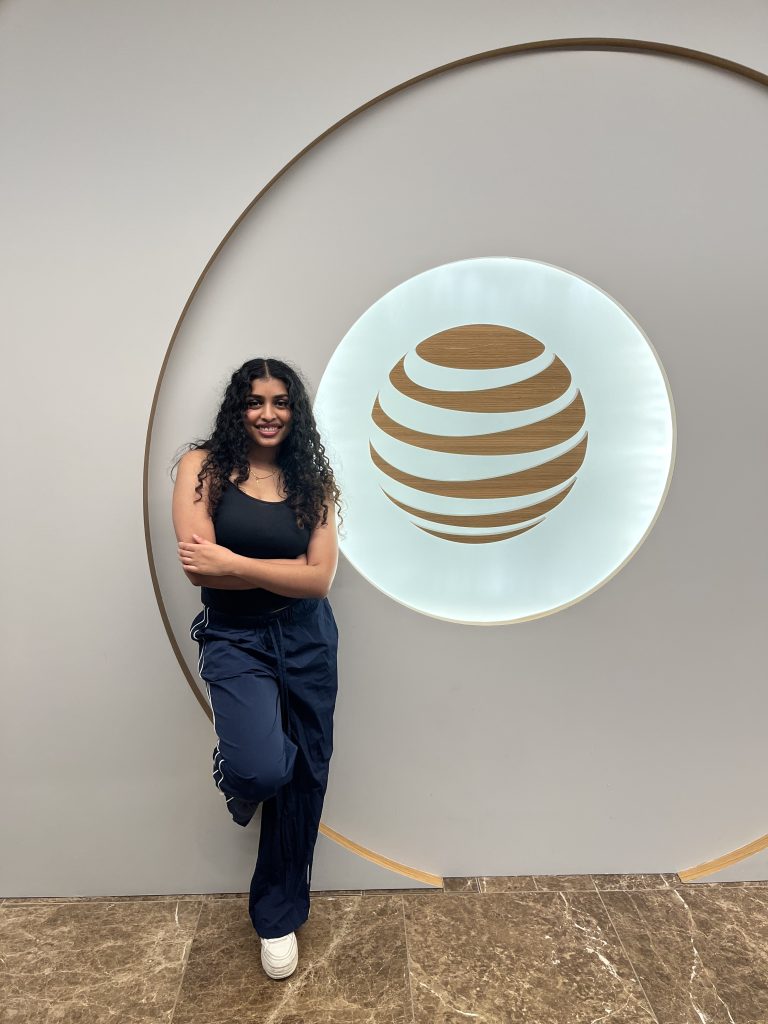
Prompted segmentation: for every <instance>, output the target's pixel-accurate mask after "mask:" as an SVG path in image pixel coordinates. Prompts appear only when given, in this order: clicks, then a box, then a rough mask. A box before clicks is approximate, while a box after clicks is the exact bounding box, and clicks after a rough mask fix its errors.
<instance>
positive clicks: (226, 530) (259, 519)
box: [200, 480, 311, 615]
mask: <svg viewBox="0 0 768 1024" xmlns="http://www.w3.org/2000/svg"><path fill="white" fill-rule="evenodd" d="M213 526H214V529H215V531H216V543H217V544H221V545H223V546H224V547H225V548H229V550H230V551H234V552H235V553H236V554H238V555H245V556H246V558H296V557H298V556H299V555H303V554H306V551H307V547H308V546H309V537H310V532H311V531H310V530H309V529H307V528H303V529H302V528H300V527H299V526H297V525H296V519H295V517H294V514H293V512H292V511H291V509H290V508H289V507H288V505H287V504H286V503H285V502H284V501H262V500H261V499H260V498H252V497H251V496H250V494H246V493H245V491H241V490H240V488H239V487H236V486H235V484H233V483H232V481H231V480H228V481H227V483H226V484H225V486H224V489H223V490H222V492H221V498H220V500H219V504H218V507H217V508H216V512H215V514H214V517H213ZM200 597H201V600H202V602H203V604H204V605H207V606H208V607H210V608H213V609H215V610H216V611H219V612H229V613H230V614H233V615H263V614H264V613H265V612H271V611H274V610H275V609H276V608H283V607H284V606H285V605H288V604H293V602H294V601H297V600H299V598H296V597H284V596H283V595H282V594H273V593H272V591H271V590H264V589H262V588H261V587H257V588H253V589H251V590H219V589H218V588H215V587H202V588H201V591H200Z"/></svg>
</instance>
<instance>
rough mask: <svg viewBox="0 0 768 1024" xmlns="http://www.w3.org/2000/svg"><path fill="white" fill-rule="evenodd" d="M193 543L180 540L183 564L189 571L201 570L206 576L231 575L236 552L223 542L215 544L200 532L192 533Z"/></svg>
mask: <svg viewBox="0 0 768 1024" xmlns="http://www.w3.org/2000/svg"><path fill="white" fill-rule="evenodd" d="M192 539H193V543H192V544H188V543H185V542H183V541H180V542H179V545H178V550H179V558H180V559H181V564H182V565H183V566H184V568H185V569H186V570H188V571H189V572H199V573H202V574H203V575H204V576H231V575H233V573H232V566H233V562H234V558H235V555H234V552H232V551H230V550H229V548H225V547H222V545H221V544H214V543H213V541H210V540H206V539H205V537H200V536H199V535H198V534H196V533H193V534H192Z"/></svg>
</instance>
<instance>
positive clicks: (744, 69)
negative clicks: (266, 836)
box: [142, 36, 768, 886]
mask: <svg viewBox="0 0 768 1024" xmlns="http://www.w3.org/2000/svg"><path fill="white" fill-rule="evenodd" d="M562 50H579V51H585V50H597V51H613V52H625V53H653V54H658V55H660V56H665V57H676V58H678V59H683V60H691V61H696V62H697V63H699V64H709V65H710V66H711V67H715V68H720V69H721V70H723V71H728V72H730V73H731V74H734V75H738V76H739V77H741V78H748V79H751V81H753V82H757V83H758V84H759V85H764V86H768V75H767V74H764V73H763V72H762V71H758V70H757V69H756V68H750V67H748V66H747V65H746V64H738V63H737V62H736V61H732V60H728V59H727V58H725V57H718V56H717V55H716V54H713V53H705V52H704V51H703V50H692V49H689V48H688V47H685V46H675V45H673V44H671V43H657V42H652V41H650V40H647V39H619V38H611V37H606V38H601V37H599V36H587V37H583V38H573V39H539V40H535V41H532V42H527V43H516V44H515V45H513V46H501V47H499V48H498V49H495V50H484V51H483V52H482V53H475V54H472V55H471V56H469V57H461V58H460V59H459V60H454V61H451V62H449V63H448V64H441V65H440V66H439V67H436V68H433V69H432V70H431V71H425V72H423V73H422V74H420V75H416V76H415V77H413V78H409V79H407V80H406V81H405V82H401V83H400V85H395V86H393V87H392V88H391V89H387V90H386V92H382V93H380V94H379V95H378V96H375V97H374V98H373V99H371V100H368V101H367V102H366V103H363V104H362V105H361V106H359V107H357V109H355V110H353V111H352V112H351V113H349V114H347V115H345V116H344V117H342V118H340V120H338V121H337V122H336V123H335V124H333V125H331V127H330V128H327V129H326V130H325V131H324V132H322V133H321V134H320V135H318V136H317V138H315V139H313V140H312V142H310V143H308V145H306V146H305V147H304V148H303V149H302V150H300V151H299V152H298V153H297V154H296V156H294V157H293V158H292V159H291V160H289V161H288V163H287V164H285V166H284V167H282V168H281V169H280V170H279V171H278V172H277V174H275V175H274V177H273V178H272V179H271V180H270V181H268V182H267V184H266V185H265V186H264V188H263V189H262V190H261V191H260V192H259V193H258V194H257V195H256V196H255V197H254V199H252V200H251V202H250V203H249V204H248V205H247V206H246V208H245V209H244V210H243V212H242V213H241V214H240V216H239V217H238V218H237V219H236V220H235V222H234V224H233V225H232V226H231V227H230V229H229V231H227V233H226V234H225V235H224V237H223V238H222V240H221V241H220V242H219V244H218V246H217V247H216V249H215V250H214V252H213V254H212V255H211V258H210V259H209V260H208V262H207V263H206V265H205V267H204V268H203V271H202V273H201V274H200V276H199V277H198V279H197V281H196V282H195V286H194V288H193V289H192V291H191V292H190V294H189V298H188V299H187V301H186V303H185V304H184V308H183V309H182V311H181V315H180V317H179V319H178V322H177V324H176V327H175V328H174V331H173V334H172V335H171V340H170V342H169V343H168V348H167V349H166V353H165V357H164V358H163V362H162V365H161V367H160V373H159V375H158V378H157V384H156V385H155V393H154V395H153V397H152V406H151V408H150V412H149V423H148V425H147V436H146V442H145V445H144V472H143V488H142V490H143V512H144V538H145V541H146V547H147V560H148V562H149V572H150V576H151V578H152V588H153V590H154V592H155V598H156V600H157V604H158V608H159V610H160V617H161V619H162V620H163V625H164V627H165V631H166V634H167V635H168V639H169V640H170V643H171V648H172V650H173V653H174V654H175V656H176V660H177V661H178V663H179V667H180V668H181V670H182V672H183V673H184V677H185V678H186V680H187V683H188V684H189V686H190V688H191V690H192V692H193V693H194V695H195V697H196V698H197V701H198V703H199V704H200V707H201V708H202V709H203V711H204V712H205V714H206V715H207V716H208V718H209V719H210V720H211V721H212V716H211V711H210V708H209V707H208V705H207V704H206V703H205V702H204V701H203V698H202V694H201V693H200V690H199V689H198V687H197V686H196V684H195V681H194V679H193V678H192V675H191V673H190V671H189V669H188V668H187V663H186V661H185V660H184V656H183V655H182V653H181V650H180V649H179V645H178V644H177V643H176V638H175V637H174V635H173V630H172V628H171V624H170V620H169V618H168V613H167V611H166V608H165V603H164V601H163V597H162V594H161V592H160V586H159V581H158V578H157V570H156V568H155V560H154V555H153V552H152V540H151V536H150V528H149V485H148V480H149V451H150V447H151V443H152V427H153V425H154V422H155V413H156V411H157V403H158V399H159V396H160V388H161V387H162V383H163V379H164V377H165V371H166V369H167V366H168V361H169V359H170V356H171V351H172V349H173V346H174V344H175V342H176V338H177V337H178V334H179V331H180V330H181V325H182V324H183V322H184V318H185V317H186V315H187V311H188V310H189V307H190V306H191V304H192V302H193V300H194V298H195V295H196V294H197V291H198V289H199V288H200V285H201V284H202V283H203V280H204V279H205V276H206V274H207V273H208V271H209V270H210V269H211V267H212V265H213V263H214V262H215V260H216V258H217V257H218V255H219V253H220V252H221V250H222V249H223V248H224V246H225V245H226V244H227V242H228V241H229V239H230V237H231V236H232V234H233V233H234V232H235V231H236V230H237V228H238V226H239V225H240V223H241V222H242V221H243V220H244V219H245V217H247V216H248V214H249V213H250V212H251V210H252V209H253V208H254V206H255V205H256V203H257V202H258V201H259V200H260V199H261V198H262V196H264V195H265V194H266V193H267V192H268V191H269V190H270V189H271V188H272V186H273V185H274V184H275V183H276V182H277V181H279V180H280V178H282V177H283V175H284V174H285V173H286V172H287V171H289V170H290V168H291V167H293V165H294V164H295V163H297V162H298V161H299V160H301V158H302V157H303V156H305V155H306V154H307V153H308V152H309V151H310V150H311V149H314V148H315V146H317V145H318V144H319V143H321V142H322V141H323V139H325V138H327V137H328V136H329V135H330V134H331V132H335V131H336V129H337V128H340V127H341V126H342V125H343V124H346V122H347V121H351V120H352V118H354V117H357V116H358V114H362V113H363V111H365V110H368V109H369V108H370V107H373V106H374V105H375V104H377V103H380V102H381V101H382V100H385V99H387V98H388V97H389V96H394V95H396V94H397V93H399V92H403V90H405V89H408V88H410V87H411V86H412V85H416V84H418V83H419V82H424V81H426V80H427V79H429V78H435V77H437V75H441V74H444V73H445V72H448V71H453V70H454V69H456V68H460V67H465V66H466V65H467V64H477V63H479V62H480V61H487V60H494V59H495V58H501V57H512V56H516V55H518V54H524V53H535V52H540V51H544V52H547V51H548V52H553V51H562ZM320 831H321V832H322V833H323V835H325V836H327V837H328V838H329V839H332V840H333V841H334V842H336V843H339V845H341V846H343V847H344V848H345V849H347V850H350V851H351V852H353V853H356V854H357V855H358V856H360V857H363V858H364V859H365V860H369V861H372V862H373V863H374V864H377V865H378V866H379V867H382V868H385V869H387V870H390V871H394V872H396V873H398V874H401V875H404V876H405V877H406V878H412V879H413V880H414V881H419V882H424V883H426V884H428V885H436V886H442V884H443V879H442V877H441V876H440V875H433V874H431V873H430V872H427V871H421V870H419V869H418V868H411V867H408V866H407V865H405V864H399V863H398V862H397V861H393V860H390V859H389V858H388V857H385V856H384V855H383V854H380V853H376V852H375V851H373V850H368V849H366V848H365V847H364V846H361V845H360V844H359V843H355V842H354V841H353V840H351V839H348V838H346V837H345V836H342V835H341V833H339V832H335V831H334V830H333V829H331V828H329V827H328V826H327V825H324V824H323V823H322V822H321V823H320ZM766 847H768V835H765V836H762V837H761V838H760V839H756V840H755V841H754V842H752V843H749V844H747V845H746V846H741V847H739V848H738V849H736V850H733V851H732V852H731V853H727V854H724V855H723V856H722V857H719V858H717V859H716V860H711V861H706V862H705V863H703V864H699V865H698V866H697V867H693V868H688V869H686V870H683V871H679V872H678V874H679V876H680V878H681V879H682V880H683V881H690V880H692V879H694V878H702V877H704V876H705V875H709V874H712V873H713V872H715V871H719V870H722V868H724V867H728V866H730V865H732V864H736V863H738V862H739V861H741V860H744V859H746V858H747V857H750V856H752V855H754V854H755V853H758V852H760V851H761V850H764V849H766Z"/></svg>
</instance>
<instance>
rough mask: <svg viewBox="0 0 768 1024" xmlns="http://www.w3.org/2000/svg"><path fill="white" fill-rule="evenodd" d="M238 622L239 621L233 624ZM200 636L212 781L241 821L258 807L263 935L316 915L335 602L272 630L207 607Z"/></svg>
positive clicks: (195, 628)
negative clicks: (210, 722)
mask: <svg viewBox="0 0 768 1024" xmlns="http://www.w3.org/2000/svg"><path fill="white" fill-rule="evenodd" d="M232 623H236V624H234V625H233V624H232ZM191 634H192V636H193V638H194V639H197V640H198V643H199V645H200V659H199V663H198V668H199V671H200V675H201V678H202V679H203V680H204V682H205V685H206V690H207V693H208V698H209V701H210V703H211V708H212V711H213V716H214V728H215V730H216V734H217V738H218V743H217V746H216V748H215V749H214V753H213V778H214V782H215V783H216V785H217V787H218V788H219V789H220V790H221V792H222V793H224V795H225V797H226V799H227V806H228V808H229V811H230V813H231V814H232V817H233V819H234V820H235V821H236V822H237V823H238V824H241V825H246V824H247V823H248V821H250V819H251V817H252V816H253V814H254V813H255V810H256V807H257V806H258V804H259V803H261V804H262V811H261V835H260V838H259V852H258V858H257V862H256V868H255V871H254V874H253V878H252V880H251V887H250V898H249V914H250V917H251V921H252V923H253V925H254V928H255V929H256V931H257V932H258V934H259V935H260V936H261V937H263V938H274V937H276V936H279V935H285V934H287V933H288V932H290V931H295V930H296V928H298V927H299V926H300V925H301V924H303V923H304V921H305V920H306V919H307V917H308V916H309V887H310V882H311V873H312V858H313V853H314V847H315V842H316V839H317V834H318V829H319V825H320V817H321V813H322V806H323V799H324V796H325V791H326V787H327V782H328V770H329V762H330V758H331V754H332V750H333V712H334V708H335V702H336V691H337V671H336V652H337V643H338V630H337V628H336V623H335V620H334V618H333V612H332V610H331V606H330V603H329V602H328V600H327V599H323V600H309V599H308V600H304V601H300V602H297V603H296V604H295V605H293V606H291V610H290V612H289V613H288V615H287V616H285V617H284V619H283V620H281V618H280V615H278V617H277V619H276V620H275V621H273V622H272V623H271V624H270V625H268V626H266V625H259V626H256V627H254V626H252V625H249V626H245V627H244V626H243V625H242V623H241V620H234V619H231V617H225V616H222V615H221V614H220V613H218V614H217V613H215V612H210V610H209V609H205V610H204V611H203V612H201V613H200V615H199V616H198V617H196V619H195V621H194V622H193V624H192V627H191Z"/></svg>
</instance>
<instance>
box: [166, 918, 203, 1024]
mask: <svg viewBox="0 0 768 1024" xmlns="http://www.w3.org/2000/svg"><path fill="white" fill-rule="evenodd" d="M179 902H188V901H187V900H184V901H181V900H180V901H179ZM203 903H204V900H200V906H199V907H198V910H197V918H196V919H195V927H194V928H193V929H192V935H191V936H190V938H189V942H188V943H187V948H186V949H185V950H184V956H183V957H182V960H181V976H180V977H179V986H178V988H177V989H176V998H175V999H174V1000H173V1006H172V1007H171V1013H170V1016H169V1017H168V1024H173V1018H174V1017H175V1016H176V1007H177V1005H178V1002H179V996H180V995H181V990H182V988H183V987H184V975H185V974H186V973H187V965H188V964H189V956H190V953H191V952H192V946H193V945H194V942H195V937H196V936H197V927H198V925H199V924H200V916H201V915H202V913H203ZM177 909H178V908H177Z"/></svg>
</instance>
